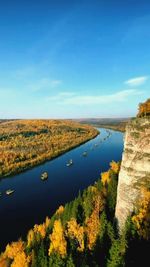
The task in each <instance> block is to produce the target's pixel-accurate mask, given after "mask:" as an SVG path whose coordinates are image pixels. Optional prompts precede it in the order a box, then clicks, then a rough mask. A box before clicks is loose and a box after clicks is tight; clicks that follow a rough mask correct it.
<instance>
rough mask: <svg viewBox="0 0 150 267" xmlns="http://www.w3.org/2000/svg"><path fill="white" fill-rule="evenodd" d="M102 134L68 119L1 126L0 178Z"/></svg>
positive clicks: (57, 155) (30, 166)
mask: <svg viewBox="0 0 150 267" xmlns="http://www.w3.org/2000/svg"><path fill="white" fill-rule="evenodd" d="M10 129H11V131H10ZM98 134H99V132H98V130H97V129H95V128H93V127H92V126H88V125H84V126H83V125H80V124H79V123H75V122H71V121H64V120H62V121H60V120H59V121H56V120H55V121H54V120H51V121H49V120H48V121H46V120H44V121H43V120H38V121H35V120H34V121H25V120H20V121H13V122H12V121H11V122H7V123H3V124H1V127H0V140H1V152H0V156H1V159H0V165H1V169H0V178H4V177H8V176H11V175H14V174H18V173H20V172H23V171H26V170H28V169H31V168H32V167H35V166H37V165H40V164H42V163H44V162H46V161H50V160H52V159H54V158H57V157H59V156H60V155H62V154H64V153H66V152H68V151H70V150H71V149H73V148H75V147H78V146H80V145H82V144H84V143H85V142H87V141H89V140H91V139H93V138H95V137H96V136H97V135H98Z"/></svg>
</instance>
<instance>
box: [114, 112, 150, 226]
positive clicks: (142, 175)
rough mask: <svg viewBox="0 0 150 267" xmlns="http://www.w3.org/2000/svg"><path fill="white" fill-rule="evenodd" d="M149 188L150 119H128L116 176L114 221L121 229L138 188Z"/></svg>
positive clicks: (136, 199) (133, 205)
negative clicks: (116, 221) (121, 156)
mask: <svg viewBox="0 0 150 267" xmlns="http://www.w3.org/2000/svg"><path fill="white" fill-rule="evenodd" d="M149 185H150V118H149V117H147V118H136V119H133V120H131V121H130V122H129V123H128V125H127V127H126V133H125V141H124V152H123V158H122V163H121V169H120V173H119V181H118V189H117V204H116V213H115V215H116V218H117V220H118V225H119V229H120V230H121V229H122V228H123V227H124V224H125V221H126V219H127V216H128V215H129V214H131V213H132V211H133V210H134V207H135V206H136V203H137V201H138V199H139V197H140V195H141V188H142V187H143V186H144V187H148V186H149Z"/></svg>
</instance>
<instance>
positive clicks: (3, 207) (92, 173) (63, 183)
mask: <svg viewBox="0 0 150 267" xmlns="http://www.w3.org/2000/svg"><path fill="white" fill-rule="evenodd" d="M99 130H100V135H98V136H97V137H96V138H95V139H93V140H90V141H88V142H87V143H85V144H83V145H81V146H79V147H77V148H75V149H73V150H71V151H69V152H67V153H65V154H64V155H61V156H60V157H58V158H56V159H54V160H52V161H48V162H46V163H43V164H42V165H39V166H37V167H34V168H33V169H30V170H28V171H26V172H23V173H20V174H18V175H14V176H13V177H7V178H5V179H2V180H0V192H1V193H2V196H1V197H0V249H1V250H3V249H4V247H5V246H6V244H7V243H8V242H11V241H15V240H17V239H18V238H19V237H21V236H22V237H25V236H26V233H27V231H28V230H29V229H30V228H31V227H33V225H34V224H35V223H42V222H43V221H44V219H45V217H46V216H47V215H48V216H51V215H52V214H53V212H54V211H55V210H56V209H57V207H58V206H59V205H60V204H64V203H66V202H67V201H70V200H72V199H74V197H75V196H77V194H78V191H79V190H81V191H82V190H83V189H84V188H85V187H87V186H88V185H90V184H91V183H93V182H94V181H95V180H97V178H98V177H99V176H100V173H101V172H102V171H105V170H107V169H108V167H109V163H110V161H111V160H116V161H118V160H121V156H122V151H123V134H122V133H120V132H116V131H113V130H110V133H111V134H110V136H109V137H108V138H106V137H107V136H108V130H105V129H102V128H100V129H99ZM85 151H86V153H87V155H86V156H83V153H84V152H85ZM70 159H72V160H73V164H72V165H71V166H70V167H67V166H66V164H67V162H68V161H69V160H70ZM45 171H46V172H48V177H49V178H48V180H46V181H41V179H40V176H41V173H42V172H45ZM9 188H11V189H13V190H15V192H14V193H13V194H11V195H9V196H8V195H6V194H5V191H6V190H7V189H9Z"/></svg>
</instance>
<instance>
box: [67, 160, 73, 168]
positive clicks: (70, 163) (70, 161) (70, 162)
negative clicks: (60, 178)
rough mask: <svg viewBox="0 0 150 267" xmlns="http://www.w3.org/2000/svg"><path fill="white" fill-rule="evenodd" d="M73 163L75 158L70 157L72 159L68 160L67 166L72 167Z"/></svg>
mask: <svg viewBox="0 0 150 267" xmlns="http://www.w3.org/2000/svg"><path fill="white" fill-rule="evenodd" d="M72 164H73V160H72V159H70V160H69V161H68V162H67V164H66V166H67V167H70V166H71V165H72Z"/></svg>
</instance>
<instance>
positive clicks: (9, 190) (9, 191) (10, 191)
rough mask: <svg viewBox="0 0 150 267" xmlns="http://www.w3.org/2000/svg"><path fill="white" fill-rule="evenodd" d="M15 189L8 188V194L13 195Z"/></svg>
mask: <svg viewBox="0 0 150 267" xmlns="http://www.w3.org/2000/svg"><path fill="white" fill-rule="evenodd" d="M14 191H15V190H12V189H8V190H6V195H11V194H12V193H13V192H14Z"/></svg>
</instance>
